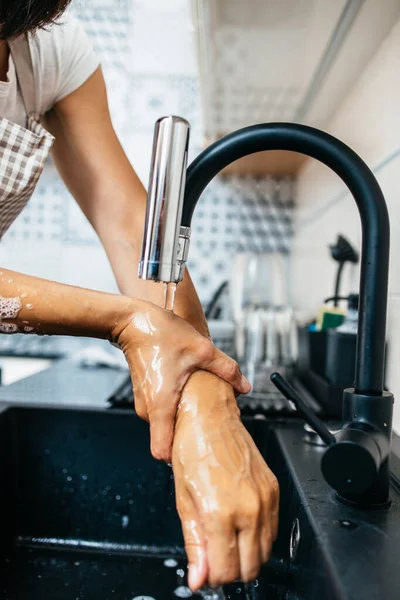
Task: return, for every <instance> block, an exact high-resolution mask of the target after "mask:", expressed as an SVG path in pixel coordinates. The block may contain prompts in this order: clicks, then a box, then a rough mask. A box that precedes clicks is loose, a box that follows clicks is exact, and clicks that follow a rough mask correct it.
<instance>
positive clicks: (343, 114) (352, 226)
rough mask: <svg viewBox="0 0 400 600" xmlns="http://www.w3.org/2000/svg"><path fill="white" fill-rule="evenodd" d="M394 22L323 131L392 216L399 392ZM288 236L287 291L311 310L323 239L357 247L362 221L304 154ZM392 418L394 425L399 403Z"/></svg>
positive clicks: (319, 285)
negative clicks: (372, 182) (356, 164)
mask: <svg viewBox="0 0 400 600" xmlns="http://www.w3.org/2000/svg"><path fill="white" fill-rule="evenodd" d="M399 67H400V22H399V23H397V24H395V25H394V27H393V29H392V31H391V33H390V34H389V35H388V37H387V39H386V40H385V41H384V42H383V44H382V45H381V47H380V48H379V50H378V52H377V53H376V54H375V56H374V57H373V59H372V60H371V61H370V63H369V65H368V66H367V67H366V69H365V71H364V72H363V73H362V74H361V75H360V78H359V80H358V81H357V82H355V84H354V86H353V88H352V89H351V90H349V94H348V96H347V98H346V99H345V101H344V102H343V104H342V105H341V106H340V107H339V108H338V110H337V112H336V114H335V115H334V117H333V119H332V121H331V123H330V124H329V127H328V130H329V132H330V133H332V134H333V135H335V136H336V137H338V138H339V139H341V140H342V141H344V142H345V143H347V144H348V145H349V146H350V147H352V148H353V149H354V150H355V151H356V152H358V153H359V154H360V155H361V157H362V158H363V159H364V160H365V161H366V162H367V164H368V165H369V166H370V167H371V168H372V169H373V170H374V171H375V174H376V177H377V179H378V181H379V183H380V185H381V187H382V190H383V192H384V195H385V197H386V201H387V205H388V210H389V216H390V220H391V232H392V233H391V267H390V285H389V293H390V303H389V320H388V337H389V341H390V353H389V356H388V361H389V362H388V383H389V386H390V388H391V389H392V390H393V391H394V392H395V393H396V391H398V392H399V393H400V372H399V369H398V364H399V360H400V269H399V266H398V262H399V257H400V202H399V199H398V198H399V189H400V112H399V110H398V106H399V101H400V78H399V76H398V73H399ZM297 192H298V193H297V210H296V217H295V237H294V241H293V269H292V274H293V275H292V277H293V296H294V301H295V305H296V307H297V308H298V310H299V311H300V314H303V315H306V316H308V317H309V316H312V315H315V311H316V309H317V308H318V306H319V304H320V301H321V299H322V298H323V297H324V296H325V295H326V294H327V292H328V293H329V292H330V290H331V289H332V281H333V276H334V267H333V263H332V261H331V260H330V259H329V258H328V257H327V251H326V246H327V244H328V243H331V242H333V241H334V238H335V237H336V235H337V234H338V233H342V234H344V235H345V236H346V237H348V239H349V241H350V242H351V243H352V244H353V245H355V247H357V248H360V246H361V234H360V221H359V217H358V213H357V209H356V206H355V203H354V202H352V200H351V198H350V196H349V194H348V193H346V192H345V188H344V185H343V183H342V182H341V181H340V180H339V178H338V177H336V176H335V175H334V174H333V173H330V172H329V171H328V169H326V167H324V166H323V165H321V164H319V163H317V162H315V161H314V162H311V161H309V162H308V163H306V165H305V166H304V167H303V169H302V171H301V173H300V176H299V179H298V182H297ZM358 276H359V274H358V269H350V272H347V274H346V275H345V280H347V281H345V285H344V289H343V291H344V292H350V291H354V290H355V289H356V287H358ZM395 425H396V428H397V430H398V431H400V409H396V413H395Z"/></svg>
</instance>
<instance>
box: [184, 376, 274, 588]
mask: <svg viewBox="0 0 400 600" xmlns="http://www.w3.org/2000/svg"><path fill="white" fill-rule="evenodd" d="M200 391H201V398H200V394H199V392H200ZM210 400H211V401H210ZM213 400H214V401H213ZM205 401H206V402H205ZM172 464H173V469H174V475H175V485H176V502H177V508H178V512H179V516H180V518H181V521H182V528H183V533H184V538H185V547H186V552H187V556H188V561H189V585H190V587H191V588H192V589H193V590H198V589H199V588H201V587H202V586H203V585H205V584H206V583H207V582H208V584H209V585H211V586H213V587H214V586H218V585H223V584H225V583H230V582H232V581H235V580H239V579H240V580H242V581H251V580H252V579H254V578H255V577H257V574H258V571H259V568H260V566H261V565H262V564H263V563H264V562H266V561H267V560H268V558H269V556H270V553H271V547H272V543H273V541H274V540H275V539H276V536H277V529H278V509H279V487H278V483H277V480H276V478H275V476H274V474H273V473H272V472H271V471H270V469H269V468H268V466H267V465H266V463H265V461H264V459H263V458H262V456H261V454H260V453H259V451H258V449H257V448H256V446H255V444H254V442H253V440H252V438H251V436H250V435H249V433H248V432H247V430H246V429H245V427H244V426H243V424H242V423H241V421H240V416H239V411H238V408H237V405H236V400H235V398H234V394H233V391H232V388H231V387H230V386H228V385H227V384H226V383H224V382H223V381H221V380H220V379H218V378H216V377H214V376H212V375H210V374H208V373H201V372H198V373H196V374H194V375H193V376H192V377H191V378H190V380H189V382H188V384H187V385H186V387H185V389H184V392H183V395H182V400H181V403H180V405H179V408H178V414H177V422H176V427H175V437H174V444H173V456H172Z"/></svg>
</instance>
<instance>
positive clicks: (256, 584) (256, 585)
mask: <svg viewBox="0 0 400 600" xmlns="http://www.w3.org/2000/svg"><path fill="white" fill-rule="evenodd" d="M258 585H259V584H258V579H255V580H254V581H253V587H255V588H256V587H258Z"/></svg>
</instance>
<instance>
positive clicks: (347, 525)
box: [339, 519, 358, 529]
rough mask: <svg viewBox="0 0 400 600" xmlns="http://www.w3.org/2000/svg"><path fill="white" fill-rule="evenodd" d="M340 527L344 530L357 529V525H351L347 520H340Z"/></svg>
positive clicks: (351, 522)
mask: <svg viewBox="0 0 400 600" xmlns="http://www.w3.org/2000/svg"><path fill="white" fill-rule="evenodd" d="M339 525H340V527H344V528H346V529H355V528H356V527H358V525H357V523H353V521H349V520H348V519H342V520H340V521H339Z"/></svg>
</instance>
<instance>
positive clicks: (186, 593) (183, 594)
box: [174, 585, 193, 598]
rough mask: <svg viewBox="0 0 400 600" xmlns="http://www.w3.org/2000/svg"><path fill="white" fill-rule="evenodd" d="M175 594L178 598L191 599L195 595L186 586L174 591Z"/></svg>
mask: <svg viewBox="0 0 400 600" xmlns="http://www.w3.org/2000/svg"><path fill="white" fill-rule="evenodd" d="M174 594H175V596H177V597H178V598H190V596H193V593H192V592H191V590H190V589H189V588H188V587H186V585H179V586H178V587H177V588H176V589H175V590H174Z"/></svg>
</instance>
